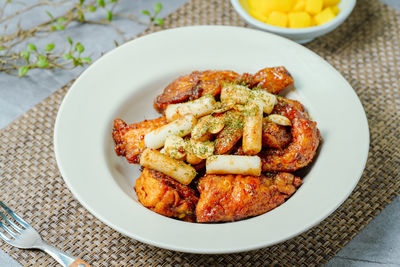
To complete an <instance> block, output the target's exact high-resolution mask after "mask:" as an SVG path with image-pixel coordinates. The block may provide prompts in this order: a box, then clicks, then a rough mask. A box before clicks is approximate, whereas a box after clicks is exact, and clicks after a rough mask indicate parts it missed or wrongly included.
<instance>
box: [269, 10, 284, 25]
mask: <svg viewBox="0 0 400 267" xmlns="http://www.w3.org/2000/svg"><path fill="white" fill-rule="evenodd" d="M287 20H288V19H287V15H286V14H285V13H283V12H279V11H273V12H272V13H271V14H270V15H269V17H268V20H267V23H268V24H271V25H274V26H278V27H286V26H287Z"/></svg>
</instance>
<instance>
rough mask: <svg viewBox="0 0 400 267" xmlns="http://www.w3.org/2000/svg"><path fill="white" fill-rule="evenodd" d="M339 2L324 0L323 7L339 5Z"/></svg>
mask: <svg viewBox="0 0 400 267" xmlns="http://www.w3.org/2000/svg"><path fill="white" fill-rule="evenodd" d="M339 2H340V0H324V6H325V7H327V6H335V5H337V4H339Z"/></svg>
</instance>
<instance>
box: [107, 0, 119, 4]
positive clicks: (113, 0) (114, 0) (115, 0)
mask: <svg viewBox="0 0 400 267" xmlns="http://www.w3.org/2000/svg"><path fill="white" fill-rule="evenodd" d="M109 2H110V3H115V2H118V0H110V1H109Z"/></svg>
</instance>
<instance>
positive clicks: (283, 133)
mask: <svg viewBox="0 0 400 267" xmlns="http://www.w3.org/2000/svg"><path fill="white" fill-rule="evenodd" d="M291 140H292V136H291V134H290V130H289V129H288V128H287V127H285V126H282V125H278V124H276V123H273V122H269V121H267V120H266V119H264V120H263V128H262V145H263V146H265V147H272V148H279V149H282V148H284V147H286V146H287V145H288V144H289V143H290V141H291Z"/></svg>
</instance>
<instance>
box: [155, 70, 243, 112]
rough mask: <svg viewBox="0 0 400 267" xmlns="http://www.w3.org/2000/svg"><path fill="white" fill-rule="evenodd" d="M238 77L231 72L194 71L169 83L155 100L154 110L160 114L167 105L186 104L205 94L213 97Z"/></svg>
mask: <svg viewBox="0 0 400 267" xmlns="http://www.w3.org/2000/svg"><path fill="white" fill-rule="evenodd" d="M238 77H239V74H237V73H236V72H233V71H216V70H206V71H194V72H192V73H190V74H189V75H185V76H181V77H179V78H178V79H176V80H174V81H173V82H172V83H170V84H169V85H168V86H167V87H166V88H165V89H164V92H163V93H162V94H161V95H159V96H157V98H156V99H155V101H154V108H155V109H156V110H157V111H158V112H160V113H162V112H163V111H164V110H165V109H166V108H167V106H168V105H169V104H176V103H182V102H187V101H190V100H194V99H197V98H199V97H201V96H202V95H206V94H212V95H214V96H215V95H217V94H219V93H220V92H221V88H222V84H224V83H227V82H234V81H235V80H236V79H237V78H238Z"/></svg>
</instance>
